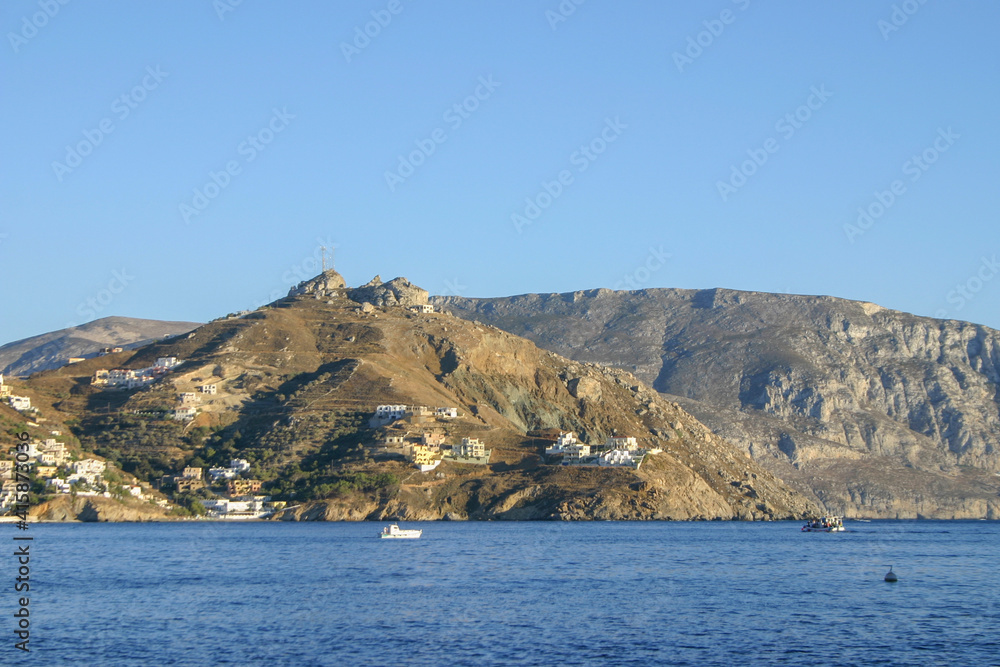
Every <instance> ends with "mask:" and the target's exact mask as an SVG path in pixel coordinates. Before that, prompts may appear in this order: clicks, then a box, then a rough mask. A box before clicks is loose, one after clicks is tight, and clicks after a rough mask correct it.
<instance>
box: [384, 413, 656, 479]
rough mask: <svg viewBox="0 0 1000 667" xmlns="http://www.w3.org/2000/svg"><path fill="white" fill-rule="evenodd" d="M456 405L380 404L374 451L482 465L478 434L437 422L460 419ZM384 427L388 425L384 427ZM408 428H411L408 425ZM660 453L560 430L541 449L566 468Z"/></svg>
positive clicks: (484, 457) (632, 462) (631, 461)
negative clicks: (453, 433) (456, 433)
mask: <svg viewBox="0 0 1000 667" xmlns="http://www.w3.org/2000/svg"><path fill="white" fill-rule="evenodd" d="M459 416H460V413H459V411H458V408H454V407H437V408H430V407H427V406H423V405H416V406H406V405H380V406H378V407H377V408H375V414H374V415H373V416H372V418H371V419H370V420H369V426H370V427H371V428H373V429H383V432H382V435H381V436H380V437H378V438H377V440H376V445H375V446H374V448H373V453H375V454H382V455H396V456H397V457H402V458H403V459H404V460H406V461H409V462H411V463H412V464H413V465H414V466H415V467H416V468H417V469H418V470H420V471H421V472H429V471H431V470H434V469H435V468H437V467H438V466H439V465H440V464H441V462H442V461H454V462H457V463H469V464H476V465H485V464H488V463H489V462H490V456H491V453H492V450H489V449H486V446H485V445H484V444H483V442H482V441H481V440H480V439H478V438H470V437H462V438H461V439H458V438H452V442H450V443H449V442H448V441H449V436H448V435H447V434H446V433H445V432H444V431H443V430H442V429H441V428H439V427H437V426H436V424H435V422H438V423H439V422H449V421H452V420H455V419H458V418H459ZM386 427H388V428H386ZM410 427H412V428H410ZM661 451H663V450H662V449H659V448H642V447H640V446H639V443H638V441H637V439H636V438H635V437H633V436H618V435H613V436H608V438H607V439H606V440H605V441H604V443H603V444H599V445H588V444H584V443H582V442H580V440H579V438H578V437H577V435H576V433H574V432H564V431H559V432H558V436H557V437H556V440H555V442H554V443H553V444H552V445H551V446H549V447H547V448H546V449H545V452H544V453H545V461H546V462H548V463H553V464H561V465H564V466H593V467H620V468H634V469H636V470H638V469H639V466H640V465H642V462H643V460H644V458H645V457H646V456H649V455H651V454H657V453H659V452H661Z"/></svg>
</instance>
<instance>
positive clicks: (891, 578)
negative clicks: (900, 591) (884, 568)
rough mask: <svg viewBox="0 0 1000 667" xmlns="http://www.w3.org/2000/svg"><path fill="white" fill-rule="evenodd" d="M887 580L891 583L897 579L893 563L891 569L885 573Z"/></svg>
mask: <svg viewBox="0 0 1000 667" xmlns="http://www.w3.org/2000/svg"><path fill="white" fill-rule="evenodd" d="M885 580H886V581H888V582H889V583H894V582H896V581H897V579H896V573H895V572H893V571H892V565H890V566H889V571H888V572H886V573H885Z"/></svg>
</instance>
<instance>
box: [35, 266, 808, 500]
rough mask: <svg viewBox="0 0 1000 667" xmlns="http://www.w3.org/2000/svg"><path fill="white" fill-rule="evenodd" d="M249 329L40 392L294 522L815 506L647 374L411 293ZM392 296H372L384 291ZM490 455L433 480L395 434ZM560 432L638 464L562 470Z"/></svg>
mask: <svg viewBox="0 0 1000 667" xmlns="http://www.w3.org/2000/svg"><path fill="white" fill-rule="evenodd" d="M324 280H325V281H326V282H325V283H324V284H323V285H322V286H320V287H317V286H316V285H315V284H314V285H302V286H299V288H295V289H293V291H292V294H293V296H290V297H288V298H285V299H282V300H280V301H277V302H275V303H274V304H272V305H271V306H268V307H264V308H262V309H259V310H258V311H255V312H253V313H250V314H248V315H246V316H244V317H241V318H228V319H223V320H218V321H214V322H211V323H209V324H206V325H204V326H201V327H199V328H198V329H196V330H194V331H192V332H190V333H189V334H187V335H186V336H182V337H179V338H175V339H171V340H169V341H165V342H161V343H156V344H152V345H149V346H146V347H143V348H141V349H138V350H136V351H134V352H123V353H120V354H118V355H112V357H113V358H111V359H108V358H98V359H91V360H87V361H84V362H80V363H77V364H73V365H71V366H66V367H63V368H60V369H56V370H52V371H48V372H45V373H41V374H39V375H36V376H33V377H32V378H30V379H29V380H27V381H25V384H26V385H27V386H28V387H29V388H30V393H31V395H32V397H33V399H34V401H35V403H36V404H38V405H40V406H42V407H43V411H45V412H46V414H47V415H50V416H53V417H55V418H59V419H62V420H63V421H65V422H67V423H69V424H70V425H71V427H72V428H73V431H74V433H75V434H76V435H77V437H79V439H80V441H81V443H82V444H83V445H84V446H85V447H88V448H90V449H92V450H94V451H96V452H98V453H99V454H100V455H102V456H105V457H107V458H109V459H110V460H113V461H117V462H118V463H119V464H120V465H121V466H122V467H123V468H124V469H125V470H126V471H127V472H130V473H135V474H137V475H139V476H141V477H145V478H146V479H149V480H153V479H156V478H157V477H158V476H159V475H161V474H163V473H177V472H179V470H180V469H181V468H182V467H183V466H185V465H192V464H193V465H212V464H222V463H224V462H226V461H228V460H229V459H230V458H231V457H234V456H239V457H242V458H245V459H247V460H248V461H250V462H251V464H252V466H253V468H252V469H253V473H254V475H255V476H257V477H259V478H260V479H262V480H264V482H265V486H264V491H265V492H266V493H269V494H271V495H273V496H274V497H276V498H281V499H285V500H287V501H288V502H289V503H290V504H294V505H295V507H294V508H289V509H288V510H287V511H286V512H285V513H284V514H283V516H282V517H281V518H285V519H364V518H367V519H383V518H409V519H436V518H445V517H447V518H452V519H589V518H608V519H731V518H742V519H774V518H791V517H801V516H803V515H805V514H808V513H810V512H812V511H815V507H814V506H813V505H812V503H811V502H810V501H808V500H806V499H805V498H803V497H802V496H801V495H799V494H798V493H796V492H794V491H792V490H790V489H789V488H788V487H787V486H786V485H785V484H783V483H782V482H781V481H780V480H778V479H777V478H775V477H774V476H773V475H772V474H771V473H769V472H767V471H766V470H765V469H764V468H762V467H761V466H760V465H758V464H757V463H755V462H754V461H752V460H751V459H750V458H749V457H748V456H747V455H746V454H745V453H744V452H742V451H739V450H738V449H737V448H735V447H733V446H732V445H730V444H729V443H727V442H726V441H725V440H723V439H722V438H720V437H718V436H717V435H714V434H713V433H712V432H711V431H710V430H709V429H708V428H706V427H705V426H704V425H702V424H701V423H700V422H698V420H696V419H695V418H694V417H692V416H691V415H690V414H688V413H687V412H685V411H684V410H683V409H682V408H681V407H680V406H678V405H677V404H676V403H674V402H671V401H669V400H666V399H664V398H663V397H662V396H660V395H659V394H657V393H656V392H654V391H652V390H651V389H650V388H649V387H648V386H646V385H645V384H644V383H642V382H641V381H639V380H637V379H636V378H635V377H634V376H632V375H631V374H629V373H627V372H624V371H621V370H618V369H611V368H606V367H603V366H599V365H593V364H587V363H581V362H578V361H571V360H569V359H565V358H563V357H560V356H558V355H557V354H554V353H552V352H549V351H546V350H542V349H539V348H538V347H536V346H535V344H534V343H532V342H530V341H528V340H525V339H523V338H519V337H517V336H514V335H511V334H509V333H507V332H504V331H501V330H500V329H497V328H494V327H490V326H481V325H477V324H474V323H470V322H466V321H464V320H462V319H459V318H456V317H452V316H450V315H447V314H441V313H417V312H412V311H411V310H409V309H408V308H406V307H404V306H401V305H382V306H374V305H372V304H371V303H370V302H369V303H367V304H365V305H362V304H361V303H358V302H357V301H352V300H351V297H354V298H358V299H359V300H366V299H368V298H376V299H377V300H378V301H379V302H381V303H383V304H392V303H408V302H410V301H416V302H419V301H420V300H421V299H426V292H423V291H422V290H419V288H415V287H414V286H412V285H410V284H409V283H408V282H407V281H405V280H403V279H397V280H395V281H390V282H389V283H384V284H383V283H381V281H373V283H369V284H368V285H366V286H364V287H363V288H358V289H357V290H349V289H345V288H343V287H341V286H340V285H341V284H342V283H339V282H333V281H330V280H329V278H326V279H324ZM373 295H374V296H373ZM169 356H174V357H177V358H178V359H181V360H183V362H184V363H183V364H182V365H181V366H179V367H177V368H176V369H174V371H173V372H172V373H171V374H170V375H168V376H166V377H165V378H164V379H162V380H160V381H158V382H157V383H156V384H154V385H152V386H151V387H148V388H146V389H137V390H131V391H120V390H118V391H114V390H107V389H105V388H102V387H99V386H92V385H91V384H90V378H91V376H92V374H93V373H94V372H96V371H97V370H98V369H99V368H101V367H104V368H107V367H109V363H113V365H114V367H124V368H141V367H144V366H149V365H150V364H151V363H152V362H153V360H155V359H156V358H158V357H169ZM206 382H211V383H212V384H214V385H216V386H217V387H218V392H217V394H214V395H211V396H206V397H204V398H203V399H202V400H201V402H200V404H199V414H198V416H197V417H196V418H195V419H194V420H193V421H192V422H189V423H186V424H185V423H180V422H176V421H172V420H167V419H164V418H163V413H164V411H165V410H166V409H168V408H169V407H170V406H173V405H175V404H176V400H177V395H178V393H179V392H190V391H194V390H195V388H196V387H198V386H201V385H202V384H204V383H206ZM379 404H406V405H428V406H454V407H457V408H458V409H459V411H460V413H461V415H462V416H461V417H460V418H458V419H455V420H449V421H448V422H447V423H434V424H433V425H422V424H411V425H402V426H401V425H399V424H397V425H395V426H394V427H386V428H382V429H371V428H368V419H369V417H371V415H372V413H373V411H374V409H375V407H376V406H377V405H379ZM392 428H396V429H397V431H405V430H407V429H408V430H411V431H415V432H417V434H419V432H420V430H422V429H426V428H433V429H438V430H441V431H443V432H444V434H445V435H446V436H447V437H448V438H449V439H452V440H454V439H458V438H461V437H463V436H467V437H476V438H480V439H482V440H483V441H484V443H485V444H486V446H487V448H489V449H491V450H492V452H493V455H492V458H491V459H490V463H489V465H469V464H465V463H460V462H452V461H445V462H444V463H442V464H441V465H440V466H439V467H438V468H437V469H436V470H434V471H432V472H426V473H421V472H419V471H417V470H416V469H415V468H414V467H413V465H412V464H410V463H407V462H404V461H400V460H398V459H397V458H396V457H392V456H387V455H385V454H384V453H382V452H381V451H380V449H379V447H378V446H377V441H378V440H379V439H380V438H383V437H384V436H385V435H386V433H387V432H388V430H391V429H392ZM544 429H562V430H572V431H576V432H577V433H578V434H580V435H581V437H582V438H583V439H584V440H585V441H586V442H594V443H599V442H603V440H604V438H605V437H607V436H609V435H612V434H618V435H632V436H635V437H636V438H637V439H638V441H639V442H640V443H641V444H642V445H643V446H645V447H654V446H655V447H657V448H660V449H662V450H663V451H662V452H661V453H658V454H652V455H649V456H648V457H647V460H646V461H645V462H644V463H643V464H642V466H641V467H640V469H638V470H635V469H632V468H627V469H626V468H582V467H563V466H557V465H547V464H545V463H544V462H543V460H542V457H541V452H542V450H543V448H544V446H545V444H547V441H546V440H544V439H543V438H544V436H545V435H546V434H545V433H543V430H544Z"/></svg>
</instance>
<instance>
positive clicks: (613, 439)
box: [604, 435, 639, 452]
mask: <svg viewBox="0 0 1000 667" xmlns="http://www.w3.org/2000/svg"><path fill="white" fill-rule="evenodd" d="M604 448H605V449H625V450H628V451H630V452H631V451H635V450H637V449H639V443H638V442H637V441H636V439H635V438H633V437H631V436H625V435H611V436H608V439H607V440H606V441H605V442H604Z"/></svg>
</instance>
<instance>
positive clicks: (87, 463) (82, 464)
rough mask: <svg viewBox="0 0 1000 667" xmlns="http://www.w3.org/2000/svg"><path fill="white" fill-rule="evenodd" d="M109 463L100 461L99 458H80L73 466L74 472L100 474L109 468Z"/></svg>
mask: <svg viewBox="0 0 1000 667" xmlns="http://www.w3.org/2000/svg"><path fill="white" fill-rule="evenodd" d="M107 465H108V464H107V463H105V462H104V461H98V460H97V459H80V460H79V461H74V462H73V465H72V466H71V468H72V469H73V472H75V473H79V474H81V475H100V474H101V473H103V472H104V469H105V468H107Z"/></svg>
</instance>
